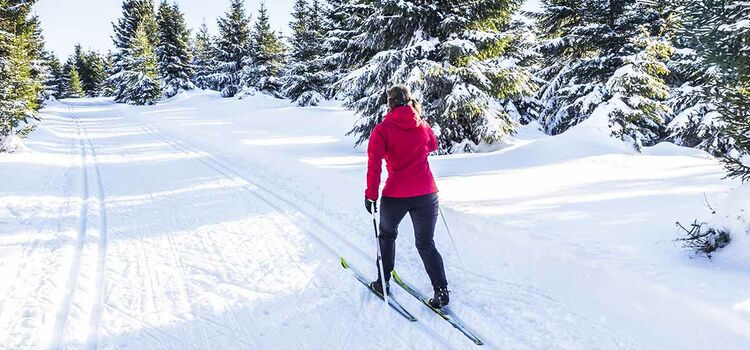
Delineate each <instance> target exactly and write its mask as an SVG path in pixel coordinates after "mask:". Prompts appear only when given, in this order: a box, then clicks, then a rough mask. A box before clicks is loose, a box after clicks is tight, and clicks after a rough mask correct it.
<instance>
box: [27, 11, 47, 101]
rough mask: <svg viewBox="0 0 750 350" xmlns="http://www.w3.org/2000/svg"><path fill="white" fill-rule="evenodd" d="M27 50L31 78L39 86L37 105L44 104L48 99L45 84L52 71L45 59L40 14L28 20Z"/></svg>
mask: <svg viewBox="0 0 750 350" xmlns="http://www.w3.org/2000/svg"><path fill="white" fill-rule="evenodd" d="M25 30H26V33H27V35H28V39H27V45H28V46H27V51H28V54H29V58H30V64H31V79H32V80H33V83H34V84H35V85H36V86H37V88H36V105H37V106H42V105H43V104H44V101H45V100H47V97H48V96H47V95H46V93H45V89H44V84H45V82H46V81H47V80H48V79H49V76H50V72H49V69H48V67H47V65H46V61H45V57H44V54H45V50H44V36H43V35H42V24H41V22H40V21H39V17H38V16H31V17H30V18H29V20H28V21H27V22H26V28H25Z"/></svg>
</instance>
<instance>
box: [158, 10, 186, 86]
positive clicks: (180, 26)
mask: <svg viewBox="0 0 750 350" xmlns="http://www.w3.org/2000/svg"><path fill="white" fill-rule="evenodd" d="M157 22H158V24H159V44H158V46H157V48H156V58H157V61H158V63H159V75H160V77H161V80H162V83H163V86H164V96H166V97H172V96H174V95H176V94H177V93H178V92H179V91H180V90H192V89H194V88H195V86H194V85H193V83H192V82H191V81H190V79H191V78H192V77H193V67H192V66H191V65H190V61H191V60H192V57H191V53H190V32H189V31H188V29H187V25H186V24H185V15H184V14H183V13H182V12H181V11H180V8H179V7H178V6H177V4H173V5H170V4H168V3H167V2H166V0H163V1H162V3H161V4H160V5H159V14H158V17H157Z"/></svg>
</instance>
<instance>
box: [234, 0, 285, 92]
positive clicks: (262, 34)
mask: <svg viewBox="0 0 750 350" xmlns="http://www.w3.org/2000/svg"><path fill="white" fill-rule="evenodd" d="M250 45H251V46H250V55H249V56H247V57H246V58H245V64H244V68H243V71H242V81H243V83H244V86H245V93H249V94H252V93H253V92H254V91H260V92H263V93H267V94H270V95H272V96H275V97H280V92H279V90H280V88H281V86H280V85H281V84H280V83H279V75H280V73H281V69H282V68H283V66H284V46H283V44H282V43H281V40H280V39H279V37H278V36H277V35H276V33H274V32H273V30H271V22H270V19H269V17H268V10H267V9H266V5H265V3H263V2H261V4H260V9H259V10H258V19H257V20H256V22H255V25H254V27H253V31H252V34H251V39H250Z"/></svg>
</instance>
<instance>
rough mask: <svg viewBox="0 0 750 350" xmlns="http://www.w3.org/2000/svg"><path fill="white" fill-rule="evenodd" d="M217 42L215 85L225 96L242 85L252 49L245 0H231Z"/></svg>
mask: <svg viewBox="0 0 750 350" xmlns="http://www.w3.org/2000/svg"><path fill="white" fill-rule="evenodd" d="M218 25H219V38H218V40H217V42H216V53H215V59H216V71H215V72H214V74H213V75H212V77H211V80H212V81H213V85H214V86H215V87H216V89H217V90H219V91H221V95H222V96H224V97H233V96H234V95H236V94H237V93H238V92H239V91H240V89H241V85H242V82H241V73H242V71H243V68H244V67H245V59H246V58H247V57H248V55H249V50H250V19H249V18H248V17H247V16H246V15H245V2H244V0H231V4H230V9H229V11H228V12H227V13H226V14H225V15H224V17H223V18H219V20H218Z"/></svg>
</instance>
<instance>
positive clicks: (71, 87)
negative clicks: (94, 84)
mask: <svg viewBox="0 0 750 350" xmlns="http://www.w3.org/2000/svg"><path fill="white" fill-rule="evenodd" d="M67 66H68V71H67V72H66V74H67V75H68V78H67V84H66V86H65V97H66V98H81V97H84V96H85V95H86V92H85V91H84V90H83V84H81V75H80V74H79V73H78V69H77V68H76V66H75V64H71V65H67Z"/></svg>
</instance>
